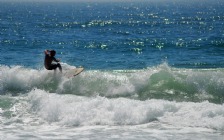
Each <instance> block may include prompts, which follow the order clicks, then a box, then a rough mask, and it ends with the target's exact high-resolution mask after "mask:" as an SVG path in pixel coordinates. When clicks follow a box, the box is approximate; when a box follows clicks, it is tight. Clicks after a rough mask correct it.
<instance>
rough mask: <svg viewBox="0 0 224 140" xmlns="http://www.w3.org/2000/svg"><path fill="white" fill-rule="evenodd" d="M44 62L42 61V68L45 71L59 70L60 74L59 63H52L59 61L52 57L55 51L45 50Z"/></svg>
mask: <svg viewBox="0 0 224 140" xmlns="http://www.w3.org/2000/svg"><path fill="white" fill-rule="evenodd" d="M44 53H45V60H44V66H45V68H46V69H47V70H56V69H57V68H59V70H60V72H62V68H61V65H60V63H56V64H54V63H52V62H53V61H55V62H60V60H59V59H56V58H55V57H54V56H55V54H56V51H55V50H45V51H44Z"/></svg>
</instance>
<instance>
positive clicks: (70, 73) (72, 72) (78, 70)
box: [64, 67, 84, 78]
mask: <svg viewBox="0 0 224 140" xmlns="http://www.w3.org/2000/svg"><path fill="white" fill-rule="evenodd" d="M83 70H84V68H82V67H81V68H75V69H71V70H68V71H67V72H65V73H64V76H65V77H67V78H71V77H75V76H77V75H78V74H80V73H81V72H82V71H83Z"/></svg>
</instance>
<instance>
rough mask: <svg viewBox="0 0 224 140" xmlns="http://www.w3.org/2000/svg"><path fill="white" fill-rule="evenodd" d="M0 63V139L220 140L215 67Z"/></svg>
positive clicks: (222, 111)
mask: <svg viewBox="0 0 224 140" xmlns="http://www.w3.org/2000/svg"><path fill="white" fill-rule="evenodd" d="M63 67H65V68H67V69H72V68H74V66H70V65H67V64H63ZM0 68H1V73H0V77H1V83H0V85H1V86H0V87H1V98H0V101H1V104H0V121H1V132H0V136H1V139H24V138H25V139H82V138H83V139H85V138H86V139H99V138H105V139H148V138H150V139H195V138H202V139H220V140H221V139H223V131H224V104H223V98H222V99H219V100H218V99H217V97H219V96H220V95H219V92H222V90H223V88H222V87H220V84H222V83H223V82H224V75H223V72H222V71H223V70H222V69H219V70H206V69H203V70H193V69H177V68H172V67H169V66H168V65H167V64H161V65H159V66H156V67H152V68H147V69H144V70H113V71H103V70H101V71H100V70H86V71H84V72H82V73H81V74H80V75H79V76H77V77H74V78H70V79H68V78H65V77H63V76H60V75H55V73H54V72H52V71H47V70H45V69H40V70H37V69H30V68H24V67H21V66H13V67H8V66H1V67H0ZM205 76H206V77H207V78H209V79H211V80H210V81H212V82H210V83H208V81H207V78H205ZM222 77H223V78H222ZM222 79H223V80H222ZM205 83H207V85H206V84H205ZM173 84H176V85H179V86H171V85H173ZM201 86H202V87H201ZM203 86H206V87H207V88H205V87H203ZM187 88H188V89H187ZM202 89H204V90H202ZM211 89H216V92H214V90H213V92H210V91H211ZM189 91H190V92H191V94H189V93H187V92H189Z"/></svg>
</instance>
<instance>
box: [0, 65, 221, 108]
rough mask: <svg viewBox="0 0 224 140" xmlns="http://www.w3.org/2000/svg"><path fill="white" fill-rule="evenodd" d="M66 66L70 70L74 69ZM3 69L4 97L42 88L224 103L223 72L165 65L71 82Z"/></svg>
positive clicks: (87, 74)
mask: <svg viewBox="0 0 224 140" xmlns="http://www.w3.org/2000/svg"><path fill="white" fill-rule="evenodd" d="M64 65H65V66H64V67H67V68H66V69H67V70H68V69H71V68H72V66H69V65H67V64H64ZM0 68H1V73H0V74H1V75H0V77H1V81H0V82H1V83H0V91H1V94H2V95H5V94H12V95H19V94H25V93H28V92H30V91H31V90H33V89H41V90H44V91H47V92H52V93H58V94H73V95H79V96H87V97H95V96H102V97H107V98H118V97H125V98H129V99H136V100H143V101H145V100H148V99H163V100H169V101H178V102H182V101H192V102H201V101H209V102H213V103H216V104H222V103H224V96H223V93H224V87H223V86H222V85H223V84H224V74H223V71H224V70H223V69H182V68H172V67H170V66H168V65H167V64H165V63H164V64H161V65H159V66H156V67H151V68H147V69H144V70H111V71H103V70H102V71H100V70H86V71H84V72H82V74H81V75H79V76H77V77H75V78H71V79H67V78H65V77H63V76H61V75H59V74H57V73H56V74H54V72H52V71H46V70H43V69H41V70H36V69H28V68H24V67H21V66H13V67H7V66H1V67H0Z"/></svg>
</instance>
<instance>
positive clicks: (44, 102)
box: [28, 89, 224, 131]
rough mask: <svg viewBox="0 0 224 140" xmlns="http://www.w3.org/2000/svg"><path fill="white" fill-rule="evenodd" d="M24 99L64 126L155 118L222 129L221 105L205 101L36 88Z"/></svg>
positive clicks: (41, 114)
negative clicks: (83, 94)
mask: <svg viewBox="0 0 224 140" xmlns="http://www.w3.org/2000/svg"><path fill="white" fill-rule="evenodd" d="M28 100H29V101H30V106H31V107H30V108H31V110H33V111H34V112H35V113H37V114H38V116H39V117H40V118H42V119H43V120H45V121H47V122H49V123H56V124H60V125H66V126H80V125H81V126H91V125H141V124H147V123H151V122H154V121H159V122H161V123H164V124H169V125H172V126H176V127H195V128H197V127H201V128H209V129H214V130H220V131H223V130H224V105H216V104H212V103H209V102H202V103H192V102H182V103H176V102H170V101H165V100H147V101H139V100H131V99H125V98H116V99H108V98H104V97H99V96H97V97H91V98H88V97H79V96H74V95H59V94H53V93H51V94H49V93H47V92H45V91H42V90H38V89H36V90H33V91H32V92H30V93H29V96H28Z"/></svg>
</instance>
